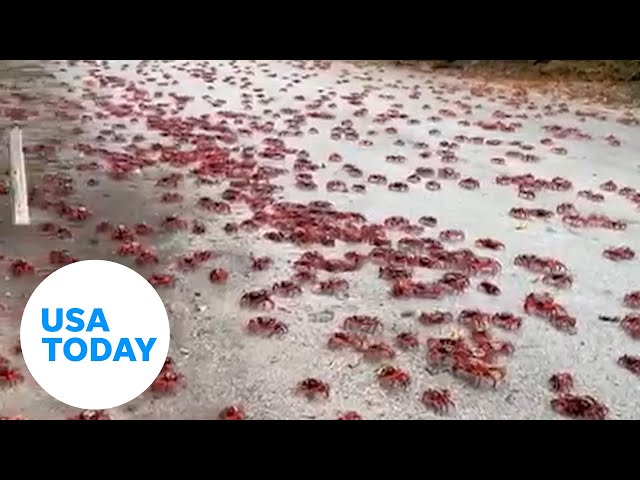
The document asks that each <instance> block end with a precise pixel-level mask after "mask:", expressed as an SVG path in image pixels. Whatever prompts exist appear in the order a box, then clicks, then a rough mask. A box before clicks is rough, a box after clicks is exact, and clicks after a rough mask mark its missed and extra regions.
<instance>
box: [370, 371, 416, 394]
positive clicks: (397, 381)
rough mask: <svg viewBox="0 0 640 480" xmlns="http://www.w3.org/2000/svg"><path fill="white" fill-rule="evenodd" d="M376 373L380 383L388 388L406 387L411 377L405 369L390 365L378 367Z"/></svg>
mask: <svg viewBox="0 0 640 480" xmlns="http://www.w3.org/2000/svg"><path fill="white" fill-rule="evenodd" d="M376 375H377V376H378V381H379V382H380V385H382V387H383V388H386V389H389V390H393V389H396V388H407V387H408V386H409V385H410V384H411V377H410V376H409V374H408V373H407V372H406V371H404V370H402V369H400V368H397V367H392V366H391V365H385V366H383V367H380V368H379V369H378V371H377V372H376Z"/></svg>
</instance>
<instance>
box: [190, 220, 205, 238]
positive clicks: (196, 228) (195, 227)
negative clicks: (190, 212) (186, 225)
mask: <svg viewBox="0 0 640 480" xmlns="http://www.w3.org/2000/svg"><path fill="white" fill-rule="evenodd" d="M206 231H207V227H206V226H205V224H204V223H202V222H201V221H200V220H194V221H193V223H192V226H191V233H193V234H194V235H202V234H203V233H206Z"/></svg>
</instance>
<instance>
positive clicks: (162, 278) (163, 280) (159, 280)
mask: <svg viewBox="0 0 640 480" xmlns="http://www.w3.org/2000/svg"><path fill="white" fill-rule="evenodd" d="M147 281H148V282H149V283H150V284H151V285H153V286H154V287H157V286H168V287H171V286H173V285H174V283H175V277H174V276H173V275H171V274H170V273H155V274H153V275H151V276H150V277H149V278H148V279H147Z"/></svg>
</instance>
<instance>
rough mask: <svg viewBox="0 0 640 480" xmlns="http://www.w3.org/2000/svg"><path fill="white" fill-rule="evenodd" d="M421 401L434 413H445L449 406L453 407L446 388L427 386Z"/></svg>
mask: <svg viewBox="0 0 640 480" xmlns="http://www.w3.org/2000/svg"><path fill="white" fill-rule="evenodd" d="M422 403H423V404H424V406H425V407H427V408H428V409H430V410H433V411H434V412H436V413H445V412H448V411H449V408H455V404H454V403H453V401H452V400H451V393H450V392H449V390H447V389H435V388H429V389H427V390H425V391H424V393H423V394H422Z"/></svg>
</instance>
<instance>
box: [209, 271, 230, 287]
mask: <svg viewBox="0 0 640 480" xmlns="http://www.w3.org/2000/svg"><path fill="white" fill-rule="evenodd" d="M228 279H229V272H227V271H226V270H225V269H224V268H214V269H213V270H211V272H209V281H210V282H211V283H226V282H227V280H228Z"/></svg>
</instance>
